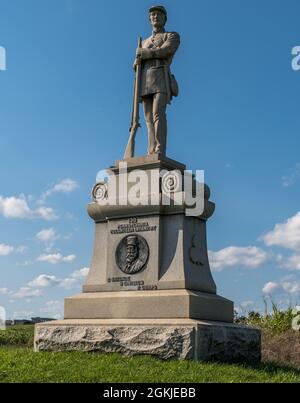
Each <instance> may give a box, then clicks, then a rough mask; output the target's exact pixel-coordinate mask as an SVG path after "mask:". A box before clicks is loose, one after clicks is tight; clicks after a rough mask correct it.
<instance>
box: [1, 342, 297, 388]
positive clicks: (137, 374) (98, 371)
mask: <svg viewBox="0 0 300 403" xmlns="http://www.w3.org/2000/svg"><path fill="white" fill-rule="evenodd" d="M0 382H10V383H11V382H28V383H29V382H36V383H39V382H64V383H66V382H80V383H84V382H93V383H94V382H126V383H131V382H142V383H151V382H155V383H156V382H157V383H159V382H176V383H177V382H197V383H199V382H207V383H208V382H230V383H232V382H237V383H240V382H269V383H270V382H282V383H283V382H289V383H290V382H293V383H294V382H296V383H299V382H300V370H297V369H294V368H288V367H283V366H278V365H272V364H261V365H257V366H241V365H223V364H217V363H214V364H202V363H196V362H188V361H181V362H178V361H167V362H162V361H159V360H156V359H153V358H150V357H134V358H132V357H122V356H119V355H117V354H109V355H103V354H95V353H80V352H68V353H34V352H33V351H32V349H29V348H20V347H18V348H15V347H2V348H0Z"/></svg>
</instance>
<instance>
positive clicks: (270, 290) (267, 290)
mask: <svg viewBox="0 0 300 403" xmlns="http://www.w3.org/2000/svg"><path fill="white" fill-rule="evenodd" d="M279 290H280V284H278V283H275V282H273V281H270V282H268V283H266V284H265V285H264V287H263V289H262V292H263V294H266V295H270V294H274V293H276V292H277V291H279Z"/></svg>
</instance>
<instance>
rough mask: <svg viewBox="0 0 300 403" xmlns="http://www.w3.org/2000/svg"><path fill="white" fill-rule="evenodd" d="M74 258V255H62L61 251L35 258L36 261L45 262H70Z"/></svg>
mask: <svg viewBox="0 0 300 403" xmlns="http://www.w3.org/2000/svg"><path fill="white" fill-rule="evenodd" d="M75 259H76V255H68V256H63V255H62V254H61V253H55V254H50V255H41V256H39V257H38V258H37V260H38V262H47V263H50V264H58V263H71V262H73V261H74V260H75Z"/></svg>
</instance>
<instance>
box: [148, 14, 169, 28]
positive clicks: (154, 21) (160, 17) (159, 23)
mask: <svg viewBox="0 0 300 403" xmlns="http://www.w3.org/2000/svg"><path fill="white" fill-rule="evenodd" d="M150 22H151V25H152V27H154V28H162V27H164V26H165V23H166V17H165V15H164V13H162V12H161V11H159V10H154V11H151V13H150Z"/></svg>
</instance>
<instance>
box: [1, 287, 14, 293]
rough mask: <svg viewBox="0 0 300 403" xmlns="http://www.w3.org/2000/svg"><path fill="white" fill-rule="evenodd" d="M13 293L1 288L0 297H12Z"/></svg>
mask: <svg viewBox="0 0 300 403" xmlns="http://www.w3.org/2000/svg"><path fill="white" fill-rule="evenodd" d="M11 293H12V292H11V291H10V290H9V289H8V288H0V295H10V294H11Z"/></svg>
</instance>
